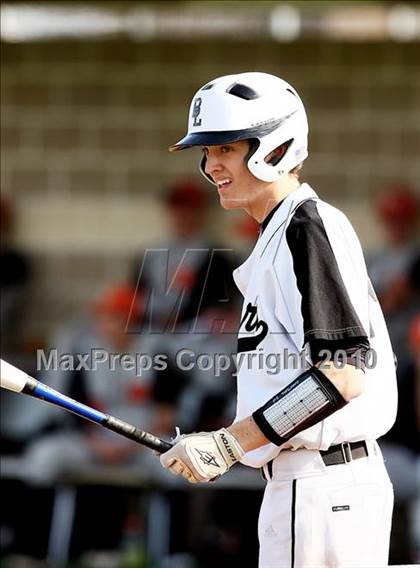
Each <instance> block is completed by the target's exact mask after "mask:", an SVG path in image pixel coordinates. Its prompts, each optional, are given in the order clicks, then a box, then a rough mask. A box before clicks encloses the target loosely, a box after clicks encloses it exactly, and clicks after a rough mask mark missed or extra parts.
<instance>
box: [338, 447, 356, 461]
mask: <svg viewBox="0 0 420 568" xmlns="http://www.w3.org/2000/svg"><path fill="white" fill-rule="evenodd" d="M341 453H342V454H343V459H344V463H350V462H351V461H353V456H352V455H351V446H350V442H343V443H342V444H341Z"/></svg>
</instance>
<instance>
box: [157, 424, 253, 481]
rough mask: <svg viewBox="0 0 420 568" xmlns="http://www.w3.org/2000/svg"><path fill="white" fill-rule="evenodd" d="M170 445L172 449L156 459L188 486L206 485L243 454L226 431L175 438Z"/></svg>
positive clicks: (238, 445)
mask: <svg viewBox="0 0 420 568" xmlns="http://www.w3.org/2000/svg"><path fill="white" fill-rule="evenodd" d="M174 441H175V442H176V443H175V445H174V447H173V448H171V449H170V450H169V451H167V452H165V453H164V454H162V455H161V456H160V463H161V464H162V465H163V467H165V468H166V469H169V471H170V472H171V473H173V474H174V475H182V476H183V477H184V478H185V479H187V480H188V481H189V482H190V483H198V482H204V483H207V482H208V481H211V480H213V479H215V478H217V477H220V476H221V475H223V474H224V473H226V472H227V471H228V469H229V468H230V467H232V465H234V464H235V463H236V462H237V461H239V460H240V459H241V458H242V456H243V455H244V453H245V452H244V450H243V449H242V447H241V446H240V444H239V443H238V441H237V440H236V438H235V437H234V436H233V435H232V434H231V433H230V432H229V431H228V430H226V428H221V429H220V430H216V432H199V433H197V434H188V435H182V436H177V438H175V440H174Z"/></svg>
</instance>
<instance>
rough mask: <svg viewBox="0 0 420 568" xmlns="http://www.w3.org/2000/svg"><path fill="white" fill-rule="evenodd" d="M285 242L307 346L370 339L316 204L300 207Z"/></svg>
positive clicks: (287, 232)
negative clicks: (357, 338)
mask: <svg viewBox="0 0 420 568" xmlns="http://www.w3.org/2000/svg"><path fill="white" fill-rule="evenodd" d="M286 240H287V245H288V248H289V250H290V253H291V257H292V263H293V271H294V274H295V278H296V286H297V289H298V291H299V294H300V296H301V306H300V307H301V316H302V319H303V328H304V329H303V332H304V343H308V342H311V341H313V340H318V339H323V340H342V339H350V338H356V337H368V335H367V333H366V330H365V329H364V327H363V325H362V323H361V320H360V318H359V316H358V314H357V313H356V310H355V308H354V305H353V303H352V301H351V299H350V296H349V293H348V290H349V287H351V286H352V282H350V281H346V282H344V280H343V275H342V273H341V271H340V268H339V265H338V263H337V259H336V257H335V255H334V252H333V248H332V246H331V243H330V240H329V238H328V235H327V231H326V229H325V226H324V223H323V220H322V218H321V216H320V214H319V212H318V209H317V205H316V202H315V201H313V200H311V201H307V202H305V203H303V204H302V205H301V206H300V207H298V209H297V210H296V212H295V213H294V215H293V217H292V219H291V221H290V223H289V226H288V227H287V229H286ZM346 278H347V279H348V276H346Z"/></svg>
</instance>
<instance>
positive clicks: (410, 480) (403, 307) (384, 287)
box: [368, 184, 420, 563]
mask: <svg viewBox="0 0 420 568" xmlns="http://www.w3.org/2000/svg"><path fill="white" fill-rule="evenodd" d="M375 207H376V214H377V216H378V219H379V222H380V223H381V227H382V229H383V231H384V234H385V238H386V243H385V246H384V248H382V249H380V250H378V251H377V252H376V253H375V254H374V255H372V256H371V258H370V260H369V261H368V270H369V275H370V278H371V280H372V283H373V286H374V288H375V290H376V292H377V294H378V298H379V301H380V303H381V305H382V309H383V312H384V316H385V319H386V322H387V326H388V330H389V335H390V338H391V343H392V346H393V349H394V353H395V357H396V364H397V381H398V393H399V402H398V413H397V418H396V421H395V424H394V426H393V427H392V429H391V430H390V431H389V432H388V433H387V434H386V435H385V436H384V437H383V439H381V441H380V445H381V448H382V450H383V453H384V457H385V460H386V463H387V468H388V471H389V475H390V478H391V480H392V483H393V486H394V492H395V513H394V517H395V519H396V521H395V522H394V529H393V530H394V531H396V533H398V535H397V538H394V539H393V541H392V542H393V547H392V548H391V551H390V558H391V561H392V562H398V563H401V562H411V561H413V559H414V557H415V555H416V554H417V553H416V547H417V544H416V542H418V540H419V537H418V536H415V534H414V531H413V530H412V529H410V527H411V526H413V524H412V522H411V521H412V518H413V516H414V515H415V511H416V510H417V508H418V499H419V482H418V460H419V445H418V433H419V428H418V415H417V416H416V413H417V409H416V395H415V393H416V390H417V389H418V387H417V383H418V372H417V370H416V361H415V358H416V353H417V354H418V352H419V349H418V346H417V348H416V349H417V352H416V351H415V349H413V348H414V344H413V342H411V344H410V341H409V337H410V326H411V325H412V322H413V321H414V320H415V319H416V317H418V315H419V314H420V277H419V264H420V246H419V245H420V240H419V236H418V218H419V200H418V197H417V195H416V192H415V191H414V189H412V188H410V187H408V186H406V185H403V184H395V185H391V186H390V187H389V188H388V189H386V190H385V191H384V192H383V193H381V194H380V195H379V197H378V198H377V200H376V203H375Z"/></svg>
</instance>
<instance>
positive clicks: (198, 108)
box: [192, 97, 201, 126]
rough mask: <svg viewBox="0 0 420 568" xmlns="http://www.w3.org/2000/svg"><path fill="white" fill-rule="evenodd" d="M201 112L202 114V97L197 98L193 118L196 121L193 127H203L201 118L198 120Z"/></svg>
mask: <svg viewBox="0 0 420 568" xmlns="http://www.w3.org/2000/svg"><path fill="white" fill-rule="evenodd" d="M200 112H201V97H197V98H196V99H195V101H194V106H193V111H192V117H193V119H194V122H193V126H201V118H198V117H199V116H200Z"/></svg>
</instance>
